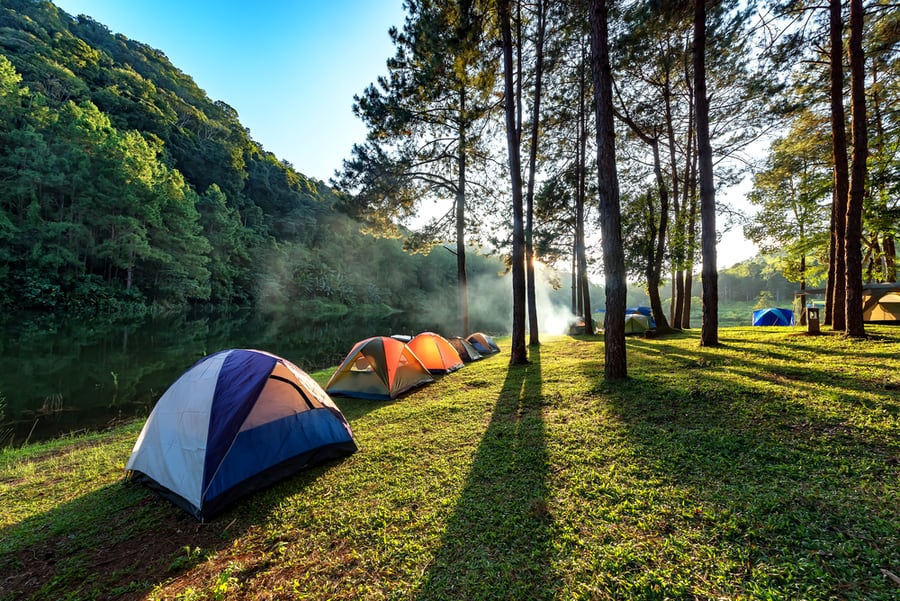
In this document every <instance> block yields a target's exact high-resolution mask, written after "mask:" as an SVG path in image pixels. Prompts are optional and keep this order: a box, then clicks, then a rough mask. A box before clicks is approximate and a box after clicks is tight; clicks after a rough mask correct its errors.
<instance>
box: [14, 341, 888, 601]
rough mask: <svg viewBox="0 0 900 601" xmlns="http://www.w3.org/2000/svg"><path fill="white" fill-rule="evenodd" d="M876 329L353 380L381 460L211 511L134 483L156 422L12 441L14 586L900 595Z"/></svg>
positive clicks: (553, 595) (360, 421)
mask: <svg viewBox="0 0 900 601" xmlns="http://www.w3.org/2000/svg"><path fill="white" fill-rule="evenodd" d="M870 333H871V334H872V337H871V338H870V339H869V340H848V339H847V338H845V337H843V336H840V335H835V334H834V333H832V332H831V331H827V332H826V333H824V334H823V335H822V336H803V335H798V334H799V332H798V328H749V327H748V328H733V329H731V328H727V329H723V330H722V331H721V333H720V338H721V341H722V346H721V347H720V348H717V349H714V350H710V349H701V348H699V347H698V344H697V336H696V335H683V336H676V337H672V338H665V339H645V338H630V339H629V340H628V359H629V373H630V374H631V379H630V380H629V381H627V382H624V383H619V384H615V385H611V384H604V383H598V381H597V373H598V372H599V370H600V361H601V357H602V356H603V353H602V342H601V341H600V340H599V339H597V338H595V337H578V338H569V337H545V340H543V341H542V345H541V347H540V348H539V349H538V350H536V351H535V352H533V353H532V355H531V357H530V358H531V363H530V364H529V365H527V366H515V367H510V366H508V365H507V361H505V357H504V355H505V354H506V352H507V351H506V350H504V351H503V355H501V356H497V357H493V358H489V359H486V360H484V361H480V362H477V363H472V364H469V365H467V366H466V367H465V368H463V369H462V370H460V371H458V372H455V373H453V374H449V375H447V376H444V377H442V378H441V379H439V380H438V381H437V382H436V383H434V384H432V385H429V386H427V387H425V388H423V389H420V390H417V391H416V392H414V393H413V394H411V395H409V396H408V397H404V398H402V399H400V400H398V401H396V402H391V403H372V402H371V401H360V400H354V399H336V400H337V401H338V402H339V405H340V407H341V409H342V411H343V412H344V414H345V415H346V416H347V418H348V420H349V422H350V424H351V426H352V428H353V431H354V435H355V437H356V440H357V442H358V443H359V445H360V451H359V452H358V453H356V454H354V455H352V456H350V457H348V458H346V459H345V460H343V461H339V462H336V463H332V464H329V465H326V466H322V467H318V468H315V469H313V470H310V471H306V472H302V473H299V474H297V475H296V476H294V477H291V478H289V479H287V480H285V481H283V482H280V483H278V484H277V485H275V486H273V487H272V488H270V489H268V490H266V491H263V492H260V493H257V494H254V495H253V496H252V497H250V498H248V499H245V500H243V501H241V502H239V503H237V505H236V506H235V507H234V508H233V509H230V510H228V511H227V512H226V513H225V514H223V515H222V516H220V517H219V518H216V519H215V520H213V521H212V522H210V523H208V524H204V525H202V526H201V525H198V524H197V523H196V522H194V521H193V519H192V518H190V517H188V516H187V514H185V513H184V512H182V511H181V510H179V509H176V508H174V507H173V506H172V505H170V504H169V503H168V502H167V501H164V500H162V499H161V498H160V497H159V496H158V495H157V494H156V493H154V492H152V491H149V490H147V489H146V488H144V487H141V486H139V485H132V484H129V483H126V482H124V481H123V478H122V466H123V465H124V463H125V461H126V459H127V457H128V454H129V452H130V450H131V447H132V445H133V443H134V439H135V437H136V436H137V433H138V427H137V426H138V424H134V425H130V426H127V427H124V428H120V429H117V430H114V431H112V432H109V433H106V434H101V435H92V436H87V437H78V438H65V439H60V440H57V441H54V442H52V443H48V444H43V445H32V446H29V447H26V448H21V449H6V450H3V451H0V498H2V499H4V512H3V513H2V514H0V534H2V536H0V573H2V574H4V578H3V579H2V580H0V599H2V600H3V601H7V600H12V599H16V600H24V599H31V600H34V601H37V600H44V599H46V600H51V599H52V600H56V599H98V600H99V599H160V600H162V599H180V600H183V601H187V600H201V599H202V600H213V599H276V598H277V599H348V600H349V599H354V600H359V599H372V600H376V599H378V600H383V599H411V600H412V599H419V600H423V601H424V600H430V599H547V600H549V599H560V600H569V599H585V600H586V599H594V600H612V599H616V600H627V599H633V600H638V599H640V600H645V601H647V600H651V599H654V600H658V599H673V600H675V599H683V600H695V599H720V600H725V599H727V600H732V601H737V600H746V601H749V600H752V599H846V600H848V601H850V600H853V601H863V600H865V601H876V600H884V601H887V600H888V599H896V596H897V590H898V589H897V585H896V584H895V583H894V582H893V581H892V580H891V577H890V575H894V576H896V575H897V574H900V564H898V557H900V539H898V537H897V531H898V529H900V516H898V514H897V511H896V509H897V506H898V503H900V488H898V475H900V474H898V460H900V445H898V440H900V438H898V434H900V431H898V428H900V421H898V420H900V394H898V389H900V378H898V375H897V374H898V370H900V363H898V357H900V353H898V351H900V336H898V331H897V329H896V328H895V327H889V326H873V327H872V328H871V332H870ZM499 342H500V345H501V348H503V349H508V339H500V340H499ZM314 375H315V377H316V378H317V379H319V381H320V382H324V381H325V379H326V378H327V377H328V376H329V375H330V371H326V372H320V373H317V374H314Z"/></svg>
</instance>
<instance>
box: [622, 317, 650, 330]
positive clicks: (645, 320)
mask: <svg viewBox="0 0 900 601" xmlns="http://www.w3.org/2000/svg"><path fill="white" fill-rule="evenodd" d="M649 329H650V318H649V317H647V316H646V315H641V314H640V313H626V314H625V333H626V334H643V333H644V332H646V331H647V330H649Z"/></svg>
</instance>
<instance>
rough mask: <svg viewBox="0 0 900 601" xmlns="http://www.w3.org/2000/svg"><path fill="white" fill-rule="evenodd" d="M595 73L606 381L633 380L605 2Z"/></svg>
mask: <svg viewBox="0 0 900 601" xmlns="http://www.w3.org/2000/svg"><path fill="white" fill-rule="evenodd" d="M590 11H591V12H590V27H591V73H592V75H593V82H594V112H595V114H596V127H597V172H598V173H597V181H598V184H599V197H600V229H601V234H602V236H603V268H604V273H605V276H606V318H605V325H604V328H605V331H604V355H605V362H604V368H603V376H604V378H605V379H606V380H622V379H625V378H627V377H628V363H627V357H626V354H625V353H626V351H625V296H626V292H627V284H626V280H625V250H624V248H623V246H622V215H621V208H620V206H619V180H618V175H617V173H616V145H615V128H614V124H613V103H612V69H611V68H610V64H609V29H608V23H607V9H606V1H605V0H591V3H590Z"/></svg>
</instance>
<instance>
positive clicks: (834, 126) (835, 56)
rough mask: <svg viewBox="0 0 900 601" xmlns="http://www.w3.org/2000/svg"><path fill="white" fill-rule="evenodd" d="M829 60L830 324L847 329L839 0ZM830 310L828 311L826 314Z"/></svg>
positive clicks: (846, 177) (832, 13) (833, 10)
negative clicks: (831, 178) (831, 170)
mask: <svg viewBox="0 0 900 601" xmlns="http://www.w3.org/2000/svg"><path fill="white" fill-rule="evenodd" d="M829 24H830V40H831V48H830V59H831V143H832V156H833V159H834V195H833V197H832V209H831V215H832V229H831V245H832V246H831V251H830V253H829V255H830V258H831V261H832V262H831V264H830V265H829V266H828V275H829V278H833V279H831V286H830V287H831V295H830V297H829V300H830V304H831V327H832V328H833V329H835V330H840V331H843V330H845V329H846V328H847V319H846V317H847V313H846V303H845V299H846V296H847V293H846V286H847V280H846V271H847V267H846V264H845V262H844V261H845V259H846V251H845V249H844V241H845V239H844V233H845V232H846V230H847V226H846V222H847V197H848V196H849V192H850V174H849V170H848V164H847V132H846V130H845V127H844V68H843V62H842V61H843V59H842V57H843V46H844V36H843V29H844V22H843V18H842V17H841V2H840V0H831V2H830V10H829ZM827 313H828V311H827V310H826V314H827Z"/></svg>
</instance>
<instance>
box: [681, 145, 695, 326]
mask: <svg viewBox="0 0 900 601" xmlns="http://www.w3.org/2000/svg"><path fill="white" fill-rule="evenodd" d="M686 187H687V191H688V193H689V194H690V197H689V198H690V210H689V211H688V217H687V225H686V226H685V229H686V230H687V231H686V233H685V236H686V241H685V244H684V250H685V252H684V265H685V269H684V305H683V313H682V314H681V327H682V328H685V329H690V327H691V303H692V302H693V301H692V299H693V288H694V262H695V261H694V257H695V256H696V248H697V155H696V154H694V155H693V158H692V159H691V164H690V170H689V173H688V181H687V182H686Z"/></svg>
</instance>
